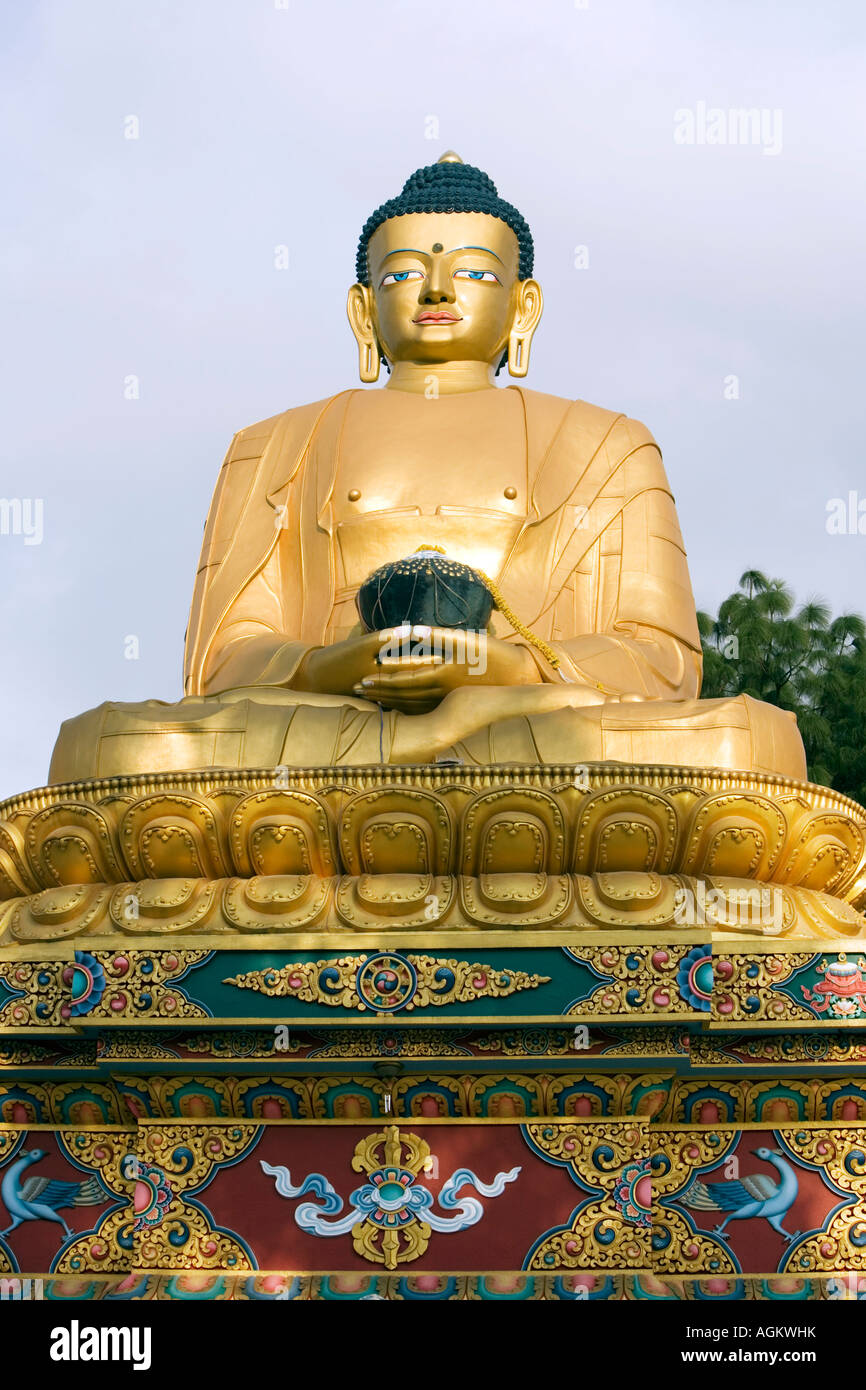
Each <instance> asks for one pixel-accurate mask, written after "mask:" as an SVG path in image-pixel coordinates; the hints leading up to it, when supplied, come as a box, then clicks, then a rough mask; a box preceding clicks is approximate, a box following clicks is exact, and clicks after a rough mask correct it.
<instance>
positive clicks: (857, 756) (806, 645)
mask: <svg viewBox="0 0 866 1390" xmlns="http://www.w3.org/2000/svg"><path fill="white" fill-rule="evenodd" d="M698 627H699V629H700V634H701V644H702V646H703V651H704V683H703V689H702V691H701V694H702V695H703V696H704V698H706V699H711V698H714V697H716V696H721V695H741V694H745V695H753V696H754V697H755V699H756V700H766V701H767V702H768V703H769V704H771V705H779V706H780V708H781V709H788V710H793V712H794V713H795V714H796V716H797V722H798V724H799V726H800V733H801V734H802V735H803V742H804V744H805V745H806V757H807V759H808V764H809V777H810V779H811V780H812V781H813V782H823V783H824V784H825V785H826V786H830V787H834V788H835V789H836V790H837V791H840V792H844V793H845V794H846V795H847V796H851V797H853V798H854V800H855V801H859V802H860V803H861V805H862V804H866V623H864V620H863V619H862V618H861V617H858V616H857V615H855V614H850V613H847V614H843V615H842V616H841V617H839V618H831V616H830V612H829V609H828V608H827V607H826V606H825V605H824V604H823V603H819V602H817V601H815V600H813V601H812V602H810V603H806V604H804V605H803V607H802V608H800V609H798V610H797V611H796V612H795V611H794V597H793V595H792V593H791V591H790V589H788V588H786V586H785V585H784V584H783V583H782V582H781V580H779V579H768V578H767V577H766V575H764V574H761V572H760V571H759V570H747V571H746V573H745V574H744V575H743V576H742V578H741V579H740V587H739V589H738V590H737V592H736V593H734V594H731V596H730V597H729V598H726V599H725V600H724V602H723V603H722V604H721V605H720V607H719V612H718V616H717V617H715V618H713V617H711V616H710V614H708V613H699V614H698Z"/></svg>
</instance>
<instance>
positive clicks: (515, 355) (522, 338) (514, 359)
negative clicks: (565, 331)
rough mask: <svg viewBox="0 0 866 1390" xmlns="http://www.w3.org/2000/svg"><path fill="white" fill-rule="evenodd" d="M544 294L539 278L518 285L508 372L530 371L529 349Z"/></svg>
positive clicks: (539, 316) (509, 336)
mask: <svg viewBox="0 0 866 1390" xmlns="http://www.w3.org/2000/svg"><path fill="white" fill-rule="evenodd" d="M543 308H544V296H543V295H542V293H541V286H540V285H539V283H538V281H537V280H521V281H519V283H518V286H517V304H516V305H515V309H514V320H513V322H512V325H511V332H510V333H509V335H508V374H509V376H526V373H527V372H528V371H529V350H530V348H531V346H532V335H533V333H534V332H535V330H536V328H537V327H538V321H539V319H540V318H541V311H542V310H543Z"/></svg>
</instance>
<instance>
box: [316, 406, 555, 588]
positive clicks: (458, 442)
mask: <svg viewBox="0 0 866 1390" xmlns="http://www.w3.org/2000/svg"><path fill="white" fill-rule="evenodd" d="M497 394H499V393H497ZM383 404H384V403H383ZM440 404H442V402H425V403H424V405H425V407H426V408H420V407H419V405H418V403H413V405H414V407H415V408H413V409H407V408H406V404H405V403H403V402H400V403H399V407H398V408H397V409H395V410H393V411H392V412H387V411H384V410H382V409H381V407H380V409H379V410H378V412H375V413H374V412H373V411H371V410H369V409H368V410H367V411H357V412H355V413H354V415H353V413H352V412H351V411H350V412H349V415H348V418H347V420H346V428H345V429H344V432H343V438H342V440H341V443H340V450H339V455H338V460H337V467H336V470H335V475H334V489H333V493H332V508H333V511H332V515H333V522H334V528H335V536H336V539H337V549H338V556H339V560H340V564H341V570H342V574H341V587H342V586H345V587H347V588H357V586H358V585H359V584H361V583H362V582H363V580H364V579H365V578H366V577H367V575H368V574H369V573H370V572H371V571H372V570H374V569H376V568H377V567H378V566H379V565H380V564H384V563H385V562H386V561H389V560H395V559H399V558H401V557H402V556H404V555H407V554H409V553H411V552H412V551H413V550H415V549H417V548H418V546H420V545H440V546H442V547H443V548H444V549H445V550H446V551H447V553H448V554H449V555H451V556H452V557H453V558H454V559H457V560H462V561H463V562H464V563H466V564H470V565H473V566H474V567H475V568H477V569H483V570H484V571H485V572H486V573H492V574H495V573H497V572H498V570H499V569H500V568H501V565H502V564H503V562H504V560H505V557H506V555H507V554H508V551H509V550H510V548H511V545H512V544H513V542H514V540H515V538H516V536H517V534H518V532H519V531H520V528H521V526H522V524H523V521H524V519H525V517H526V513H527V505H528V499H527V490H528V483H527V460H526V435H525V428H524V424H523V417H522V411H520V410H519V402H517V403H516V406H517V407H518V408H515V406H512V405H511V403H510V402H509V405H508V408H504V409H496V410H491V409H490V408H489V407H488V408H487V409H486V410H477V411H472V410H470V409H466V408H463V409H461V410H453V409H450V410H449V409H448V406H447V405H446V407H445V409H442V410H440V409H439V408H438V407H439V405H440ZM460 404H461V406H464V404H465V403H463V402H461V403H460ZM377 405H378V403H377Z"/></svg>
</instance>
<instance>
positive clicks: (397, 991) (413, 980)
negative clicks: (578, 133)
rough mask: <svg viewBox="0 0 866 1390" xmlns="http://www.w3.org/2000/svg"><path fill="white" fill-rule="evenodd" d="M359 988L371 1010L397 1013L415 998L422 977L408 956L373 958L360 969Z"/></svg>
mask: <svg viewBox="0 0 866 1390" xmlns="http://www.w3.org/2000/svg"><path fill="white" fill-rule="evenodd" d="M355 988H356V990H357V991H358V996H359V998H360V999H361V1000H362V1002H363V1003H365V1004H366V1005H367V1006H368V1008H371V1009H374V1010H375V1011H376V1012H377V1013H395V1012H396V1011H397V1010H398V1009H405V1007H406V1005H407V1004H408V1003H409V1001H410V1000H411V999H412V997H413V995H414V994H415V991H416V990H417V988H418V975H417V973H416V970H415V967H414V966H413V965H412V962H411V961H409V960H407V959H406V957H405V956H399V955H393V954H388V955H385V954H382V955H378V956H370V957H369V959H367V960H365V961H364V962H363V963H362V964H361V965H360V966H359V968H358V973H357V975H356V977H355Z"/></svg>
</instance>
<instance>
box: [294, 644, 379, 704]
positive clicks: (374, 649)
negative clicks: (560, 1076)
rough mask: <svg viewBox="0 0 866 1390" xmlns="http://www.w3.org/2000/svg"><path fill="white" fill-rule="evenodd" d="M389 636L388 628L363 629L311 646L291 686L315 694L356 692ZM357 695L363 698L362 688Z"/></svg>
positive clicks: (373, 668) (375, 665) (375, 664)
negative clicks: (354, 634) (341, 638)
mask: <svg viewBox="0 0 866 1390" xmlns="http://www.w3.org/2000/svg"><path fill="white" fill-rule="evenodd" d="M390 636H391V634H390V633H389V632H365V633H363V634H362V635H361V636H360V637H347V638H346V639H345V641H343V642H332V643H331V645H330V646H328V647H313V648H311V650H310V651H308V652H307V654H306V656H305V657H304V659H303V661H302V662H301V664H300V666H299V667H298V669H297V671H296V672H295V674H294V676H293V678H292V681H291V688H292V689H293V690H311V691H315V692H316V693H317V694H319V695H357V694H358V693H359V692H358V687H359V686H360V684H361V681H363V680H365V679H367V678H368V677H370V676H373V675H374V674H375V673H376V672H377V671H378V669H379V666H378V662H379V653H380V652H381V651H382V649H383V647H385V646H386V645H387V643H388V640H389V639H390ZM361 697H362V699H363V698H365V696H364V692H361Z"/></svg>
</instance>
